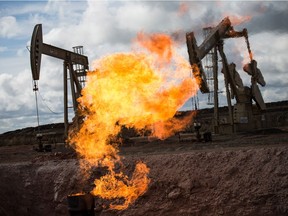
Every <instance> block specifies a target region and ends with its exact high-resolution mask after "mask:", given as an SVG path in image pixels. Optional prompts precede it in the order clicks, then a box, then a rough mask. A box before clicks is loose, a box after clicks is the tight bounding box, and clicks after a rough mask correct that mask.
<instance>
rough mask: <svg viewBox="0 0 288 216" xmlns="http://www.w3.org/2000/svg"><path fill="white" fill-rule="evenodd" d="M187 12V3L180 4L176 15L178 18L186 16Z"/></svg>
mask: <svg viewBox="0 0 288 216" xmlns="http://www.w3.org/2000/svg"><path fill="white" fill-rule="evenodd" d="M188 10H189V7H188V5H187V3H185V2H181V3H180V5H179V8H178V14H179V15H180V16H183V15H184V14H186V13H187V12H188Z"/></svg>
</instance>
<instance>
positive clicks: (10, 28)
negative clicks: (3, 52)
mask: <svg viewBox="0 0 288 216" xmlns="http://www.w3.org/2000/svg"><path fill="white" fill-rule="evenodd" d="M18 33H19V28H18V23H17V21H16V18H15V17H14V16H5V17H1V18H0V37H6V38H11V37H15V36H17V35H18Z"/></svg>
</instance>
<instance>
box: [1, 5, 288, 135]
mask: <svg viewBox="0 0 288 216" xmlns="http://www.w3.org/2000/svg"><path fill="white" fill-rule="evenodd" d="M181 4H183V2H181V1H95V0H88V1H84V0H83V1H68V0H63V1H56V0H54V1H0V65H1V67H0V68H1V69H0V92H1V94H0V100H1V103H0V133H3V132H5V131H10V130H15V129H21V128H24V127H30V126H36V125H37V120H36V109H35V96H34V92H33V90H32V76H31V69H30V59H29V51H28V49H27V47H28V48H29V45H30V39H31V34H32V31H33V28H34V26H35V24H38V23H42V27H43V35H44V36H43V38H44V42H45V43H47V44H53V45H55V46H59V47H62V48H64V49H68V50H71V49H72V47H73V46H77V45H83V46H84V52H85V55H87V56H88V58H89V61H90V62H93V60H95V59H98V58H100V57H101V56H103V55H107V54H110V53H114V52H123V51H129V50H130V47H131V40H132V39H133V38H134V37H135V36H136V34H137V32H139V31H145V32H151V33H152V32H165V33H168V34H173V33H175V32H178V33H179V32H180V38H181V37H183V39H184V40H183V44H182V46H181V47H180V52H181V53H182V55H183V56H185V57H187V59H188V54H187V50H186V44H185V33H186V32H188V31H194V32H196V34H197V35H196V36H197V40H199V41H202V38H201V36H202V28H203V27H206V26H208V25H211V24H212V25H213V24H214V25H215V24H217V23H219V22H220V21H221V20H222V19H223V18H224V17H225V16H235V17H245V16H251V20H249V21H247V22H245V23H243V24H241V25H237V26H235V29H236V30H242V29H243V28H244V27H246V28H247V29H248V31H249V39H250V43H251V49H252V51H253V53H254V56H255V59H256V60H257V61H258V66H259V68H260V69H261V71H262V73H263V75H264V78H265V80H266V83H267V85H266V86H265V87H261V91H262V94H263V97H264V100H265V101H266V102H274V101H281V100H287V99H288V93H287V90H286V89H287V85H288V79H287V77H288V74H287V68H288V65H287V64H288V61H287V57H286V56H287V50H288V33H287V31H288V25H287V24H286V21H287V20H288V13H287V11H288V2H286V1H277V2H275V1H271V2H270V1H264V2H263V1H244V2H243V1H209V2H208V1H186V2H185V4H186V5H187V11H186V13H184V14H180V15H179V7H180V5H181ZM198 44H199V43H198ZM245 48H246V47H245V43H244V40H243V39H235V40H233V41H232V40H231V41H227V42H225V51H226V55H227V57H228V61H234V62H235V63H236V65H237V70H238V72H239V71H242V64H243V61H244V60H245V59H247V53H246V52H247V50H246V49H245ZM240 74H241V75H242V72H240ZM62 76H63V75H62V62H61V61H60V60H57V59H53V58H50V57H46V56H44V57H43V59H42V65H41V75H40V81H39V90H40V94H41V96H39V109H40V124H48V123H57V122H63V83H62ZM219 76H220V75H219ZM242 78H243V80H244V84H245V83H246V84H249V79H250V78H249V77H248V76H246V77H245V75H243V77H242ZM219 85H220V90H222V91H223V92H225V91H224V85H223V78H221V77H219ZM219 96H220V104H221V105H226V99H225V95H224V93H221V94H220V95H219ZM199 103H200V108H205V107H211V106H208V105H207V95H201V94H199ZM190 104H191V102H189V101H188V102H187V104H186V105H184V106H183V108H182V109H184V110H185V109H191V106H190ZM49 109H51V110H52V111H53V112H54V113H52V112H51V111H50V110H49ZM71 117H72V114H71V115H70V118H71Z"/></svg>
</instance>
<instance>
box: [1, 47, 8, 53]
mask: <svg viewBox="0 0 288 216" xmlns="http://www.w3.org/2000/svg"><path fill="white" fill-rule="evenodd" d="M7 49H8V48H7V47H4V46H0V52H4V51H6V50H7Z"/></svg>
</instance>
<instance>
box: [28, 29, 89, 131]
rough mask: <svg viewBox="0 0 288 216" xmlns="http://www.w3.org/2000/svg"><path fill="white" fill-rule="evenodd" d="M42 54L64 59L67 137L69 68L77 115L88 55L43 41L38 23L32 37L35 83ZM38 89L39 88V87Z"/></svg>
mask: <svg viewBox="0 0 288 216" xmlns="http://www.w3.org/2000/svg"><path fill="white" fill-rule="evenodd" d="M42 54H45V55H48V56H51V57H54V58H58V59H62V60H63V61H64V62H63V82H64V125H65V137H67V135H68V125H69V122H68V85H67V82H68V70H69V77H70V82H71V93H72V101H73V108H74V114H75V116H76V117H77V116H78V114H77V106H78V105H77V104H78V103H77V98H78V97H80V95H81V90H82V85H81V84H80V81H79V79H80V77H83V76H86V72H87V71H88V69H89V63H88V58H87V56H84V55H81V54H79V53H75V52H72V51H69V50H65V49H62V48H59V47H55V46H52V45H49V44H45V43H43V35H42V24H37V25H36V26H35V27H34V31H33V34H32V39H31V48H30V64H31V70H32V77H33V80H34V84H35V85H37V82H36V81H38V80H39V78H40V67H41V56H42ZM73 65H82V66H83V67H82V68H83V71H77V70H74V69H73ZM37 89H38V88H37Z"/></svg>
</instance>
